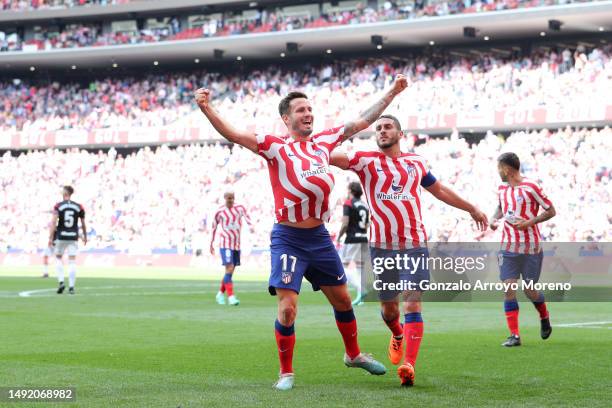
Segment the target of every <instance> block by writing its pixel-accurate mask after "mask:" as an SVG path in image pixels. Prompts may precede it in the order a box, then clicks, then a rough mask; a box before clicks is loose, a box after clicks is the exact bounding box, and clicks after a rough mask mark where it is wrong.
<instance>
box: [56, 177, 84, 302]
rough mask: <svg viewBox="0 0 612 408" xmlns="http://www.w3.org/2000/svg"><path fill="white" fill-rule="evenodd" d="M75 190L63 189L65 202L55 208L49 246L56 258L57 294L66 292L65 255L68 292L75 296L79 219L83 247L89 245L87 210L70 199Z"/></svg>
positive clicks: (65, 187)
mask: <svg viewBox="0 0 612 408" xmlns="http://www.w3.org/2000/svg"><path fill="white" fill-rule="evenodd" d="M73 193H74V189H73V188H72V187H71V186H64V188H63V189H62V197H63V201H60V202H59V203H57V204H55V206H54V207H53V218H52V219H51V228H50V231H49V246H50V247H51V246H53V248H54V252H55V257H56V271H57V281H58V283H59V287H58V289H57V293H58V294H61V293H63V292H64V289H65V288H66V286H65V285H64V264H63V262H62V257H63V256H64V253H67V255H68V281H69V289H68V292H69V293H70V294H71V295H73V294H74V284H75V281H76V255H77V252H78V247H77V241H78V238H79V225H78V224H79V219H80V220H81V227H82V231H83V236H82V238H83V245H86V244H87V227H86V226H85V210H84V209H83V206H82V205H81V204H79V203H76V202H74V201H72V200H71V199H70V197H71V196H72V194H73Z"/></svg>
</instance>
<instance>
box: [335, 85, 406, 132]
mask: <svg viewBox="0 0 612 408" xmlns="http://www.w3.org/2000/svg"><path fill="white" fill-rule="evenodd" d="M407 87H408V79H407V78H406V77H405V76H404V75H402V74H399V75H398V76H396V77H395V80H394V81H393V86H392V87H391V89H389V90H388V91H387V92H386V93H385V94H384V95H383V97H382V98H380V99H379V100H378V101H377V102H376V103H375V104H374V105H372V106H370V107H369V108H368V109H366V110H364V111H363V112H361V114H360V115H359V117H358V118H356V119H354V120H352V121H350V122H347V123H345V125H344V135H343V136H342V140H343V141H344V140H346V139H348V138H349V137H351V136H353V135H354V134H356V133H359V132H361V131H362V130H364V129H367V128H368V127H369V126H370V125H371V124H372V123H374V122H375V121H376V119H378V117H379V116H380V115H382V113H383V112H384V111H385V109H387V107H388V106H389V104H390V103H391V102H392V101H393V99H394V98H395V97H396V96H397V95H399V94H400V92H402V91H403V90H404V89H406V88H407Z"/></svg>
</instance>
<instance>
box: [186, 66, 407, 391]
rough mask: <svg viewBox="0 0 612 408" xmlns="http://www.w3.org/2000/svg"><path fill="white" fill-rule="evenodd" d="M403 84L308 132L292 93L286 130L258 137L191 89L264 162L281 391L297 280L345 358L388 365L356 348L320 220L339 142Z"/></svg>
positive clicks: (204, 93) (309, 117)
mask: <svg viewBox="0 0 612 408" xmlns="http://www.w3.org/2000/svg"><path fill="white" fill-rule="evenodd" d="M406 86H407V81H406V78H405V77H403V76H402V75H398V77H397V78H396V79H395V82H394V83H393V86H392V88H391V89H390V90H389V91H388V92H386V94H385V95H384V96H383V97H382V98H381V99H380V100H378V101H377V102H376V103H375V104H374V105H373V106H371V107H370V108H368V109H367V110H366V111H364V112H363V113H362V114H361V115H360V117H359V118H358V119H357V120H355V121H352V122H348V123H346V124H345V125H343V126H340V127H336V128H332V129H329V130H326V131H324V132H321V133H317V134H315V135H312V132H313V124H314V115H313V113H312V106H311V105H310V101H309V100H308V97H307V96H306V95H305V94H303V93H301V92H290V93H289V94H288V95H287V96H286V97H284V98H283V99H282V100H281V102H280V104H279V109H278V110H279V113H280V116H281V118H282V120H283V122H284V124H285V125H286V126H287V130H288V135H286V136H280V137H279V136H271V135H260V134H255V133H252V132H248V131H240V130H237V129H235V128H234V127H233V126H232V124H231V121H228V120H225V119H224V118H222V117H221V115H220V114H219V113H218V112H217V111H216V110H215V109H214V108H213V107H212V104H211V103H210V96H211V92H210V90H208V89H199V90H197V91H196V97H195V98H196V101H197V103H198V106H199V107H200V110H201V111H202V112H203V113H204V115H205V116H206V117H207V118H208V120H209V121H210V123H211V124H212V125H213V126H214V128H215V129H216V130H217V131H218V132H219V133H220V134H221V135H222V136H223V137H225V138H226V139H227V140H228V141H230V142H233V143H238V144H240V145H242V146H244V147H246V148H247V149H249V150H251V151H252V152H254V153H257V154H259V155H260V156H262V157H263V158H264V159H265V160H266V161H267V163H268V170H269V174H270V182H271V184H272V191H273V194H274V204H275V215H276V219H277V221H278V222H277V223H276V224H274V227H273V229H272V234H271V245H270V252H271V253H270V256H271V266H272V270H271V274H270V281H269V291H270V294H272V295H274V294H275V295H276V296H277V299H278V316H277V320H276V322H275V336H276V342H277V346H278V355H279V359H280V366H281V367H280V378H279V380H278V382H277V383H276V384H275V388H276V389H279V390H289V389H291V388H293V384H294V374H293V349H294V345H295V333H294V321H295V317H296V311H297V303H298V295H299V292H300V287H301V283H302V278H303V277H306V279H308V280H309V281H310V283H311V284H312V287H313V289H314V290H319V289H320V290H321V291H322V292H323V293H324V294H325V296H326V297H327V299H328V300H329V302H330V304H331V305H332V307H333V309H334V314H335V317H336V324H337V327H338V329H339V331H340V333H341V335H342V339H343V342H344V346H345V351H346V353H345V356H344V363H345V364H346V365H347V366H349V367H360V368H363V369H365V370H367V371H368V372H370V373H372V374H384V373H385V371H386V370H385V367H384V366H383V365H382V364H381V363H379V362H378V361H376V360H374V359H373V358H372V356H370V355H368V354H364V353H361V350H360V348H359V344H358V341H357V323H356V321H355V315H354V313H353V308H352V305H351V298H350V296H349V293H348V290H347V287H346V277H345V276H344V270H343V268H342V262H341V261H340V258H339V257H338V253H337V252H336V249H335V247H334V245H333V242H332V240H331V238H330V236H329V233H328V231H327V230H326V229H325V226H324V222H325V221H328V220H329V216H330V209H329V195H330V192H331V190H332V188H333V186H334V178H333V175H332V174H331V172H330V169H329V158H330V155H331V152H332V151H333V150H334V149H335V148H336V147H337V146H338V145H339V144H341V143H342V142H343V141H344V140H346V139H347V138H349V137H351V136H352V135H354V134H356V133H357V132H359V131H361V130H363V129H365V128H367V127H368V126H370V125H371V124H372V123H374V121H375V120H376V118H378V116H379V115H380V114H381V113H382V112H383V111H384V109H385V108H386V107H387V106H388V105H389V104H390V103H391V101H392V100H393V98H395V96H396V95H397V94H399V93H400V92H401V91H402V90H404V89H405V88H406Z"/></svg>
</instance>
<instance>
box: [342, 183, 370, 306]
mask: <svg viewBox="0 0 612 408" xmlns="http://www.w3.org/2000/svg"><path fill="white" fill-rule="evenodd" d="M348 189H349V198H348V199H347V200H346V201H345V203H344V205H343V206H342V226H341V227H340V232H338V238H337V239H338V243H340V242H341V240H342V237H343V236H344V235H345V234H346V238H345V239H344V246H343V247H342V250H341V252H340V259H342V265H343V266H344V270H345V271H347V273H348V278H349V281H350V282H351V284H352V285H353V286H354V287H355V288H356V289H357V298H356V299H355V300H354V301H353V305H362V304H363V299H364V298H365V296H366V292H365V291H364V290H362V287H361V275H362V273H363V262H364V259H363V257H364V255H366V254H367V251H368V223H369V222H370V210H368V206H367V204H366V203H365V202H363V201H361V196H362V195H363V189H362V188H361V185H360V184H359V182H357V181H352V182H351V183H350V184H349V187H348ZM351 261H353V262H355V270H354V271H353V270H351V269H349V264H350V263H351Z"/></svg>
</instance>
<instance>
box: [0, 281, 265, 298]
mask: <svg viewBox="0 0 612 408" xmlns="http://www.w3.org/2000/svg"><path fill="white" fill-rule="evenodd" d="M216 286H218V283H217V282H201V283H191V284H175V285H168V284H165V285H140V286H138V285H122V286H117V285H114V286H86V287H77V290H78V291H79V294H82V292H81V291H82V290H85V291H88V290H94V291H96V290H113V289H158V288H191V289H193V288H198V287H201V288H202V289H205V288H209V287H216ZM241 286H243V285H241ZM245 286H246V287H249V286H251V287H255V286H254V285H245ZM245 286H243V287H245ZM246 287H245V289H246ZM257 287H259V286H257ZM56 290H57V289H56V288H45V289H34V290H24V291H21V292H19V293H18V296H19V297H32V295H36V297H46V296H49V295H39V294H44V293H47V292H51V293H53V294H54V293H55V291H56ZM240 291H241V292H250V291H248V290H240ZM253 292H258V291H253ZM120 293H121V292H119V293H108V294H104V293H87V295H88V296H117V295H119V294H120ZM166 293H168V294H170V293H172V294H177V293H178V294H180V293H191V292H187V291H185V292H176V291H174V292H155V293H152V294H166ZM194 293H202V292H194ZM141 294H142V295H146V294H147V293H146V292H133V293H129V294H122V295H121V296H137V295H141ZM2 297H4V296H2Z"/></svg>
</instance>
